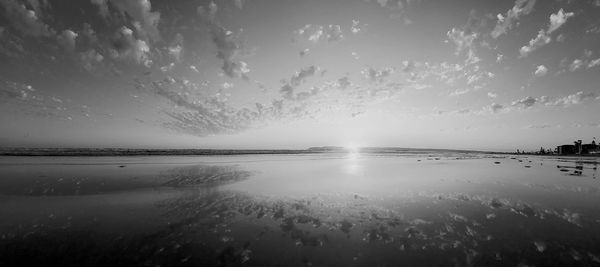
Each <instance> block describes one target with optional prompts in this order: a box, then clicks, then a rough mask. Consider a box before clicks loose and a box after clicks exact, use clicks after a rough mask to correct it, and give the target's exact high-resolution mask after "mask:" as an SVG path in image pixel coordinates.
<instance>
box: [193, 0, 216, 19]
mask: <svg viewBox="0 0 600 267" xmlns="http://www.w3.org/2000/svg"><path fill="white" fill-rule="evenodd" d="M218 10H219V7H218V6H217V4H215V2H213V1H211V2H210V3H209V4H208V6H207V7H203V6H198V8H197V10H196V11H197V12H198V14H199V15H200V16H205V17H208V19H209V20H214V19H215V16H216V15H217V11H218Z"/></svg>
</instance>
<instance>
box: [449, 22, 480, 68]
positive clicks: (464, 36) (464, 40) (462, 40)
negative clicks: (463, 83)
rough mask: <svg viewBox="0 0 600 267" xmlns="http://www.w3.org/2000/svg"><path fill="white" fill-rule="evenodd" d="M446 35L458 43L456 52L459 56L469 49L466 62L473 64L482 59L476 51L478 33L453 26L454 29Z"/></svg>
mask: <svg viewBox="0 0 600 267" xmlns="http://www.w3.org/2000/svg"><path fill="white" fill-rule="evenodd" d="M446 36H448V38H449V39H450V40H451V41H452V42H453V43H454V44H455V45H456V52H455V54H456V55H457V56H458V55H460V54H461V53H462V51H464V50H466V51H467V59H466V63H468V64H473V63H477V62H479V61H480V59H479V57H478V56H477V54H476V53H475V45H474V41H475V39H477V37H478V36H477V33H475V32H473V33H470V34H468V33H466V32H465V31H464V30H460V29H457V28H452V30H450V31H448V32H447V33H446Z"/></svg>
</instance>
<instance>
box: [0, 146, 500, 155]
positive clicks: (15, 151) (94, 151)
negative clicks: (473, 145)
mask: <svg viewBox="0 0 600 267" xmlns="http://www.w3.org/2000/svg"><path fill="white" fill-rule="evenodd" d="M336 152H339V153H348V152H349V150H348V149H346V148H343V147H331V146H327V147H311V148H308V149H138V148H0V156H78V157H79V156H196V155H197V156H202V155H259V154H280V155H282V154H315V153H336ZM360 152H361V153H409V154H427V153H489V152H482V151H472V150H448V149H424V148H398V147H363V148H360Z"/></svg>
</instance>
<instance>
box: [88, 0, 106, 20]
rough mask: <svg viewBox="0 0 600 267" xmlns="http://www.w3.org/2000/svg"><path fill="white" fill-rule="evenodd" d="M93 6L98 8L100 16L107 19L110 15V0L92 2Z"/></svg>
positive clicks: (94, 0)
mask: <svg viewBox="0 0 600 267" xmlns="http://www.w3.org/2000/svg"><path fill="white" fill-rule="evenodd" d="M91 1H92V4H94V5H96V6H98V9H99V11H98V12H99V13H100V16H102V17H103V18H107V17H108V15H109V13H108V12H109V11H108V0H91Z"/></svg>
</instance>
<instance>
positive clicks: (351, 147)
mask: <svg viewBox="0 0 600 267" xmlns="http://www.w3.org/2000/svg"><path fill="white" fill-rule="evenodd" d="M344 148H345V149H346V151H348V153H349V154H358V153H359V152H360V145H358V144H356V143H351V144H346V145H345V146H344Z"/></svg>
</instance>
